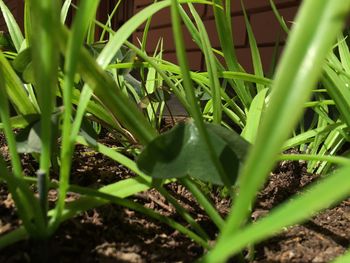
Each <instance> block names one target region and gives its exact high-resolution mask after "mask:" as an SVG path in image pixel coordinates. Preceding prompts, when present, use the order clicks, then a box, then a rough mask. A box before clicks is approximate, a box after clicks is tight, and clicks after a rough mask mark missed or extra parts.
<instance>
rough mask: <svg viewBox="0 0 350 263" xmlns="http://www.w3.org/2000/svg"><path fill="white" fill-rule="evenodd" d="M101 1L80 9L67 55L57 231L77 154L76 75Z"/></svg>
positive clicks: (84, 4) (87, 1) (87, 0)
mask: <svg viewBox="0 0 350 263" xmlns="http://www.w3.org/2000/svg"><path fill="white" fill-rule="evenodd" d="M98 4H99V1H96V0H85V1H83V2H82V3H81V5H79V8H78V11H77V14H76V16H75V19H74V21H73V26H72V31H71V34H70V37H69V39H68V44H67V51H66V54H65V64H64V72H65V75H64V82H63V105H64V112H63V126H62V149H61V169H60V181H59V182H60V185H59V197H58V202H57V204H56V212H57V213H56V214H55V216H54V217H53V218H52V220H53V222H54V223H53V229H55V228H56V227H57V226H58V224H59V221H60V216H61V214H62V211H63V210H64V205H65V198H66V193H67V189H68V185H69V175H70V170H71V163H72V155H73V150H74V142H75V138H72V136H71V130H72V124H71V119H72V96H73V89H74V77H75V74H76V70H77V66H78V61H79V55H80V52H79V51H80V49H81V48H82V46H83V42H84V39H85V36H86V34H87V30H88V28H89V24H90V23H91V21H93V19H94V16H95V13H96V10H97V7H98Z"/></svg>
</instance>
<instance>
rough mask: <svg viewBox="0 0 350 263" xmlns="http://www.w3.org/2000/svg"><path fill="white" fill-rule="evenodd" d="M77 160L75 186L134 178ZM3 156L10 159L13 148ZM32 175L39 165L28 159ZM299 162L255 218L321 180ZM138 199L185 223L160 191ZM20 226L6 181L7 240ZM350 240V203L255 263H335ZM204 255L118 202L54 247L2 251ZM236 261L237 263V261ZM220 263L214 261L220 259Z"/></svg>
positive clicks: (22, 255) (61, 257) (144, 257)
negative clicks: (306, 170)
mask: <svg viewBox="0 0 350 263" xmlns="http://www.w3.org/2000/svg"><path fill="white" fill-rule="evenodd" d="M77 149H78V151H77V153H76V155H75V159H74V163H73V171H74V173H73V174H72V182H73V183H74V184H78V185H82V186H91V187H99V186H102V185H105V184H109V183H113V182H116V181H118V180H120V179H124V178H127V177H130V176H133V175H132V173H130V172H129V171H128V170H127V169H125V168H124V167H122V166H120V165H119V164H117V163H115V162H113V161H111V160H109V159H107V158H105V157H104V156H102V155H101V154H98V153H94V152H91V151H90V150H89V149H86V148H84V147H78V148H77ZM0 150H1V152H2V153H3V154H4V155H5V156H6V153H7V147H6V145H2V146H1V148H0ZM23 164H24V167H25V173H26V174H27V175H32V176H33V175H34V174H35V171H36V169H37V167H36V166H37V165H36V163H35V162H34V160H33V159H32V158H31V157H30V156H28V155H25V156H23ZM304 166H305V165H304V164H303V163H299V162H283V163H281V164H280V165H279V166H278V168H277V169H276V170H275V171H274V172H273V173H272V174H271V176H270V179H269V181H268V182H267V184H266V185H265V188H264V189H263V190H262V191H261V192H260V193H259V196H258V200H257V202H256V205H255V209H254V212H253V213H252V220H257V219H259V218H260V217H262V216H264V215H266V214H267V213H268V211H269V210H270V209H272V208H273V207H275V206H276V205H278V204H279V203H281V202H283V201H284V200H286V199H288V197H290V196H291V195H293V194H297V193H298V192H299V191H300V189H302V188H303V187H304V186H306V185H307V184H309V183H310V182H312V181H314V180H317V176H314V175H311V174H308V173H306V172H305V167H304ZM167 189H168V190H169V191H170V192H171V193H172V194H173V195H174V196H175V197H177V198H178V200H180V201H181V203H182V204H183V206H184V207H185V208H186V209H187V210H188V211H189V212H190V213H191V214H192V216H193V217H195V218H196V220H197V221H198V222H199V223H200V224H201V225H202V226H203V227H204V228H205V229H206V230H207V231H208V232H209V234H210V235H211V236H212V238H215V235H216V233H217V229H216V228H215V227H214V226H213V225H212V223H211V222H210V220H209V219H208V217H207V216H206V215H205V213H204V212H203V210H202V209H201V208H200V206H199V205H198V204H197V203H196V201H195V200H194V199H193V198H192V196H191V194H190V193H189V192H188V191H186V189H185V188H184V187H183V186H181V185H178V184H176V183H172V184H170V185H168V186H167ZM210 197H211V199H212V200H213V202H214V203H215V205H216V207H217V209H218V211H219V212H220V213H221V214H222V215H223V216H224V215H226V214H227V213H228V211H229V207H230V201H229V200H228V199H226V198H223V197H221V196H220V194H218V192H216V191H213V192H212V193H211V194H210ZM131 200H134V201H135V202H139V203H141V204H143V205H144V206H147V207H149V208H152V209H154V210H156V211H158V212H160V213H161V214H163V215H165V216H169V217H172V218H175V219H176V220H178V221H180V222H182V220H181V218H180V217H179V216H178V215H177V214H176V212H175V209H174V208H173V207H172V206H171V205H170V204H168V203H167V201H166V200H164V198H163V197H162V196H161V195H159V194H158V193H157V191H155V190H150V191H147V192H143V193H139V194H137V195H136V196H133V197H132V198H131ZM19 224H20V222H19V220H18V218H17V215H16V211H15V208H14V204H13V201H12V198H11V195H9V194H8V192H7V189H6V185H4V184H0V236H1V235H3V234H5V233H8V232H9V231H11V230H13V229H15V228H16V227H18V225H19ZM349 240H350V199H348V200H345V201H343V202H342V203H340V204H339V205H338V206H336V207H333V208H331V209H328V210H326V211H324V212H323V213H321V214H319V215H317V216H316V217H314V218H313V219H311V220H309V221H308V222H306V223H304V224H302V225H296V226H293V227H290V228H288V229H286V230H285V231H284V232H283V233H281V234H279V235H277V236H275V237H273V238H271V239H269V240H266V241H264V242H263V243H261V244H258V245H257V246H256V247H255V257H254V259H253V260H251V261H250V263H262V262H271V263H273V262H276V263H277V262H281V263H282V262H283V263H284V262H298V263H304V262H305V263H306V262H313V263H316V262H330V261H331V259H333V258H335V257H336V256H338V255H340V254H342V253H344V252H345V250H346V249H347V247H348V246H349ZM203 253H205V251H204V250H203V249H202V248H201V247H200V246H199V245H197V244H196V243H194V242H192V241H191V240H189V239H188V238H186V237H184V236H183V235H182V234H180V233H179V232H178V231H175V230H174V229H172V228H170V227H168V226H167V225H165V224H162V223H159V222H157V221H154V220H152V219H150V218H148V217H146V216H144V215H142V214H139V213H137V212H134V211H131V210H129V209H126V208H123V207H119V206H116V205H105V206H103V207H99V208H96V209H93V210H90V211H87V212H84V213H82V214H81V215H79V216H77V217H75V218H73V219H71V220H68V221H66V222H65V223H63V224H62V225H61V227H60V229H59V230H58V231H57V233H56V234H55V235H54V236H53V237H52V238H51V239H50V240H48V241H47V242H45V243H43V242H41V243H39V242H35V241H31V240H26V241H22V242H19V243H17V244H14V245H12V246H10V247H7V248H6V249H4V250H3V251H0V262H52V263H53V262H130V263H133V262H135V263H139V262H194V261H195V260H196V259H198V258H200V257H201V256H202V255H203ZM231 262H235V260H231ZM214 263H215V262H214Z"/></svg>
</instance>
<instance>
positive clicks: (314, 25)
mask: <svg viewBox="0 0 350 263" xmlns="http://www.w3.org/2000/svg"><path fill="white" fill-rule="evenodd" d="M349 8H350V1H343V0H337V1H331V2H330V1H306V2H303V3H302V6H301V8H300V11H299V14H298V15H297V19H296V23H295V26H294V29H293V31H292V32H291V34H290V38H289V40H288V44H287V46H286V49H285V52H284V56H283V57H282V60H281V62H280V64H279V67H278V69H277V72H276V76H275V81H274V84H273V87H272V97H271V100H270V102H269V105H268V108H267V110H266V112H265V114H264V116H263V121H262V123H261V128H260V130H259V132H258V135H257V139H256V144H255V145H254V147H252V150H251V152H250V154H249V156H248V157H247V161H246V163H245V165H244V167H243V169H242V173H241V176H240V180H239V186H240V187H241V189H242V191H241V192H240V194H239V195H238V197H237V198H236V199H235V202H234V205H233V208H232V211H231V213H230V215H229V218H228V220H227V225H226V228H225V230H224V231H223V233H222V235H221V237H220V238H219V240H218V242H217V245H216V248H215V249H214V250H213V255H217V253H219V251H221V248H220V247H223V246H224V245H225V244H227V243H226V242H227V238H229V237H230V236H232V235H233V234H234V233H235V232H236V231H237V230H238V229H239V227H241V225H242V224H244V222H245V220H246V218H247V216H248V214H249V211H250V207H251V205H252V203H253V201H254V199H255V196H256V194H257V192H258V190H259V189H260V188H261V187H262V185H263V183H264V181H265V179H266V177H267V175H268V172H269V171H270V170H271V169H272V167H273V165H274V160H275V156H276V154H277V153H278V152H279V151H280V148H281V145H282V144H283V142H284V140H285V139H286V138H287V137H288V135H289V134H290V133H291V132H292V130H293V128H294V125H295V124H296V122H297V121H298V118H299V116H300V115H301V114H302V111H303V105H304V103H305V102H306V100H307V99H308V98H309V96H310V93H311V91H312V88H313V87H314V85H315V84H316V81H317V79H318V78H319V77H320V74H321V71H322V66H323V64H324V59H325V58H326V56H327V55H328V54H329V52H330V50H331V48H332V45H333V43H334V41H335V39H336V36H337V34H338V33H339V31H340V30H341V28H342V26H343V23H344V19H345V14H346V11H348V10H349ZM310 13H314V14H317V15H314V16H310ZM306 25H307V26H306Z"/></svg>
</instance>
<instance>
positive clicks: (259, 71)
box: [241, 0, 265, 92]
mask: <svg viewBox="0 0 350 263" xmlns="http://www.w3.org/2000/svg"><path fill="white" fill-rule="evenodd" d="M241 6H242V10H243V15H244V21H245V27H246V29H247V33H248V40H249V47H250V52H251V54H252V62H253V69H254V74H255V75H256V76H258V77H264V70H263V66H262V63H261V58H260V53H259V49H258V44H257V43H256V39H255V37H254V33H253V29H252V26H251V25H250V22H249V18H248V15H247V12H246V10H245V7H244V4H243V0H241ZM256 88H257V91H258V92H259V91H261V90H263V89H264V88H265V87H264V86H262V85H260V84H258V85H257V86H256Z"/></svg>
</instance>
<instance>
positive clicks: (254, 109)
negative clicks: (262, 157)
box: [241, 89, 268, 144]
mask: <svg viewBox="0 0 350 263" xmlns="http://www.w3.org/2000/svg"><path fill="white" fill-rule="evenodd" d="M267 92H268V89H263V90H261V91H260V92H259V93H258V94H257V95H256V96H255V97H254V99H253V101H252V103H251V104H250V108H249V111H248V113H247V123H246V125H245V126H244V129H243V131H242V133H241V135H242V137H243V138H244V139H246V140H247V141H248V142H250V143H252V144H254V142H255V140H256V136H257V132H258V130H259V126H260V122H261V116H262V113H263V111H264V109H265V99H266V95H267Z"/></svg>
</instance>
